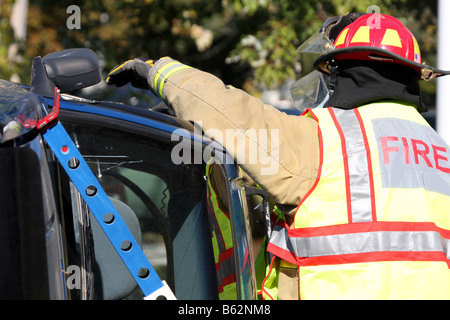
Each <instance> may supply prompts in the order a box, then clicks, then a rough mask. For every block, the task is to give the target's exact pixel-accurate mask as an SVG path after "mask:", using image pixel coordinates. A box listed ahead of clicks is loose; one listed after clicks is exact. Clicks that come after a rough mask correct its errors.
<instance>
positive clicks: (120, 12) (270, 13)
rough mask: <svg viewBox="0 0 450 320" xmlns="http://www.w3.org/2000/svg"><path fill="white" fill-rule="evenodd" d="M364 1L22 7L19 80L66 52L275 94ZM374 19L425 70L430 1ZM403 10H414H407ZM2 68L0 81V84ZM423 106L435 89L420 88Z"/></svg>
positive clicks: (432, 40) (431, 28)
mask: <svg viewBox="0 0 450 320" xmlns="http://www.w3.org/2000/svg"><path fill="white" fill-rule="evenodd" d="M12 3H13V1H12V0H4V1H2V4H1V9H2V12H1V17H0V31H1V37H2V40H3V41H2V42H1V43H0V62H1V61H2V60H1V59H3V61H4V59H5V53H4V50H5V43H10V42H11V41H12V39H11V34H10V30H9V29H8V26H7V24H6V23H5V21H7V19H8V15H9V14H10V13H9V11H8V10H10V7H11V5H12ZM71 5H76V6H78V7H79V8H80V15H81V22H80V28H79V29H77V28H74V29H69V28H68V26H67V19H68V18H69V17H70V15H71V13H68V12H67V8H68V7H69V6H71ZM370 5H372V1H357V2H350V1H347V0H323V1H316V0H314V1H313V0H302V1H292V0H136V1H132V0H108V1H106V0H98V1H87V0H80V1H73V0H70V1H69V0H62V1H55V0H35V1H33V2H32V3H30V5H29V20H28V37H27V43H26V47H25V51H24V55H25V61H24V65H21V66H20V67H21V68H20V76H21V78H22V79H29V77H30V73H31V70H30V64H31V60H32V58H33V57H34V56H37V55H40V56H44V55H45V54H47V53H50V52H52V51H56V50H60V49H63V48H70V47H88V48H91V49H92V50H94V51H95V52H97V54H98V55H99V57H100V58H101V61H102V64H103V69H104V70H105V71H108V70H111V69H112V68H114V66H116V65H118V64H119V63H120V62H122V61H124V60H127V59H130V58H132V57H136V56H143V57H146V58H154V59H157V58H159V57H162V56H171V57H173V58H175V59H179V60H181V61H183V62H184V63H186V64H189V65H192V66H194V67H198V68H200V69H202V70H205V71H208V72H211V73H214V74H216V75H217V76H219V77H220V78H221V79H223V80H224V82H226V83H228V84H231V85H234V86H235V87H240V88H243V89H245V90H247V91H248V92H250V93H254V94H256V93H258V92H259V91H261V90H264V89H270V88H276V87H278V86H280V84H282V83H284V82H285V81H286V80H288V79H295V78H298V77H300V76H301V75H303V74H305V73H306V72H307V71H309V70H310V69H311V61H307V60H304V59H303V58H300V57H299V56H298V54H297V53H296V52H295V51H296V48H297V47H298V46H299V45H300V44H301V43H302V42H303V41H304V40H306V39H307V38H308V37H309V36H310V35H311V34H312V33H313V32H315V31H316V30H318V28H319V27H320V25H321V24H322V22H323V21H324V20H325V19H326V18H328V17H330V16H333V15H340V14H345V13H347V12H350V11H359V12H361V11H362V12H366V10H367V8H368V7H369V6H370ZM377 6H378V7H379V8H380V11H381V13H387V14H392V15H395V16H396V17H399V18H400V20H402V21H403V22H404V23H405V24H406V25H407V26H408V27H409V28H410V29H411V31H412V32H413V33H414V34H415V35H416V37H417V38H418V41H419V43H421V44H422V56H423V59H424V60H425V61H427V62H428V63H429V64H433V62H435V60H436V59H435V55H436V1H435V0H434V1H428V2H424V1H419V0H380V1H377ZM410 8H414V9H413V10H411V9H410ZM7 66H8V64H6V63H2V64H1V66H0V76H1V77H2V78H8V77H9V75H10V73H11V72H10V71H11V70H8V67H7ZM424 90H425V93H426V97H427V100H432V99H433V94H434V90H435V84H434V83H433V82H430V83H426V84H424Z"/></svg>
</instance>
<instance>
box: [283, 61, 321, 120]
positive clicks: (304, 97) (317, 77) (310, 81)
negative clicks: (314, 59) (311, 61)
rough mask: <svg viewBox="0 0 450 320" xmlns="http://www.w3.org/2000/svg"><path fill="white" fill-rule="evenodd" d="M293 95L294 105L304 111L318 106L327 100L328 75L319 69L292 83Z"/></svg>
mask: <svg viewBox="0 0 450 320" xmlns="http://www.w3.org/2000/svg"><path fill="white" fill-rule="evenodd" d="M290 89H291V97H292V100H293V102H294V107H295V108H296V109H297V110H300V111H302V112H303V111H304V110H306V109H308V108H317V107H319V106H320V105H321V104H323V102H325V101H326V100H327V98H328V96H329V94H328V76H327V75H326V74H324V73H322V72H319V71H316V70H314V71H312V72H310V73H308V74H307V75H306V76H304V77H302V78H300V79H299V80H297V81H296V82H294V83H293V84H292V85H291V88H290Z"/></svg>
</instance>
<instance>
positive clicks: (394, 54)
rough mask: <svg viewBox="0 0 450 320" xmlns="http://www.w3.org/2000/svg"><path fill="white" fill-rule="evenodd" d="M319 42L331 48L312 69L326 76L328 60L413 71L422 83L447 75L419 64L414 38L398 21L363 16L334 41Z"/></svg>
mask: <svg viewBox="0 0 450 320" xmlns="http://www.w3.org/2000/svg"><path fill="white" fill-rule="evenodd" d="M337 24H338V23H337ZM337 24H336V25H337ZM329 29H331V27H330V28H328V30H329ZM322 39H328V41H330V42H331V45H330V44H328V48H331V50H329V51H328V52H326V53H325V54H323V55H321V56H320V57H319V58H318V59H317V60H316V61H315V62H314V67H315V68H316V69H317V70H319V71H322V72H325V73H329V70H328V69H329V63H330V61H331V59H334V60H336V61H340V60H367V61H383V62H388V63H395V64H401V65H405V66H407V67H410V68H413V69H414V70H416V71H417V72H418V73H419V74H420V75H421V76H422V78H423V79H432V78H434V77H436V76H440V75H445V74H449V73H450V72H448V71H443V70H438V69H436V68H433V67H430V66H427V65H425V64H422V61H421V56H420V49H419V45H418V44H417V41H416V39H415V38H414V35H413V34H412V33H411V32H410V31H409V30H408V29H407V28H406V27H405V26H404V25H403V24H402V23H401V22H400V21H399V20H398V19H396V18H394V17H392V16H389V15H385V14H378V13H373V14H363V15H361V16H360V17H359V18H357V19H356V20H355V21H353V22H352V23H350V24H348V25H347V26H345V27H343V29H342V30H341V31H340V33H339V34H338V36H337V37H335V39H331V40H330V38H329V37H328V35H322ZM325 47H327V46H325Z"/></svg>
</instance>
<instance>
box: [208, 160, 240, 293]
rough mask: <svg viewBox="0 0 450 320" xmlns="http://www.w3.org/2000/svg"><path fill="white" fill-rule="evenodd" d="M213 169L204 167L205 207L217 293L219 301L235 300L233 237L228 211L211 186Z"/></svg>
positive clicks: (210, 165)
mask: <svg viewBox="0 0 450 320" xmlns="http://www.w3.org/2000/svg"><path fill="white" fill-rule="evenodd" d="M214 170H220V168H215V167H214V164H213V163H212V162H211V161H210V162H208V163H207V165H206V177H207V191H206V195H207V206H208V215H209V221H210V225H211V229H212V244H213V251H214V260H215V264H216V274H217V281H218V292H219V299H220V300H235V299H237V291H236V267H235V262H234V248H233V235H232V230H231V223H230V216H229V213H228V210H226V209H225V208H223V206H224V205H223V204H221V201H220V199H219V196H218V194H217V191H216V189H215V186H214V185H213V180H214V179H213V178H212V177H213V171H214Z"/></svg>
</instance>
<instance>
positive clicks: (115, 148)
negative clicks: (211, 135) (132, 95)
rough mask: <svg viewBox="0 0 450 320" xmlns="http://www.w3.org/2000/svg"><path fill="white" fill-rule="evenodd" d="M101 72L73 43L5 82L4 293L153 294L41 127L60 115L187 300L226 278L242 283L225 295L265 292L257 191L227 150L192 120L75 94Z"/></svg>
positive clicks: (0, 226)
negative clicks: (258, 275)
mask: <svg viewBox="0 0 450 320" xmlns="http://www.w3.org/2000/svg"><path fill="white" fill-rule="evenodd" d="M100 77H101V74H100V71H99V64H98V60H97V58H96V56H95V54H94V53H93V52H92V51H90V50H87V49H69V50H64V51H61V52H57V53H54V54H51V55H48V56H46V57H44V58H40V57H37V58H36V59H35V61H34V63H33V79H32V82H31V85H30V86H20V85H17V84H14V83H11V82H7V81H0V125H1V129H2V131H1V134H2V136H1V138H2V139H1V146H0V176H1V180H0V197H1V198H0V200H1V210H0V244H1V245H2V250H1V251H0V299H142V298H143V296H144V294H143V292H142V290H141V288H139V286H138V285H137V282H136V281H135V280H134V278H133V277H132V276H131V274H130V272H129V271H128V269H127V265H126V263H124V261H122V259H121V258H120V256H119V254H118V253H117V249H115V247H114V246H113V245H112V244H111V242H110V240H109V237H108V235H107V233H105V232H104V231H103V229H102V228H101V226H100V224H101V223H102V222H101V221H100V222H99V221H97V219H95V218H94V216H93V214H92V211H91V210H90V208H89V207H88V205H87V204H86V202H85V201H84V199H83V197H82V196H81V194H80V192H79V190H78V189H77V186H76V183H74V181H73V179H71V178H70V176H69V174H68V173H67V170H65V169H64V166H63V165H61V163H60V162H59V161H58V158H57V157H56V156H55V152H54V150H52V149H51V148H50V147H49V145H48V143H47V141H46V138H45V137H44V133H45V130H46V126H49V127H51V125H52V123H53V122H55V121H58V120H59V122H60V123H61V124H62V125H63V127H64V128H65V130H66V132H67V134H68V135H69V136H70V138H71V141H72V142H73V144H74V145H75V146H76V148H77V149H78V151H79V152H80V153H81V155H82V157H83V160H84V161H85V162H86V163H87V164H88V166H89V168H90V169H91V172H92V173H93V175H94V176H95V178H96V179H97V180H98V182H99V183H100V184H101V188H102V189H103V190H104V191H105V192H106V194H107V196H108V199H109V201H111V203H112V204H113V205H114V207H115V209H116V210H117V212H118V213H119V214H120V216H121V218H122V219H123V221H124V222H125V224H126V226H127V228H128V230H129V232H131V233H132V235H133V237H134V239H135V240H136V241H137V242H138V243H139V245H140V248H141V249H142V251H143V252H144V254H145V256H146V257H147V258H148V261H149V262H150V263H151V265H152V266H153V268H154V270H155V271H156V272H157V274H158V275H159V278H161V279H163V280H165V281H166V282H167V284H168V285H169V287H170V288H171V290H172V291H173V293H174V294H175V296H176V297H177V298H178V299H202V300H203V299H219V298H221V297H222V294H223V291H224V287H225V286H227V285H231V286H232V288H234V289H232V290H231V291H230V290H228V296H227V297H226V298H227V299H228V298H232V299H256V298H257V294H256V282H255V267H254V254H253V248H252V246H253V239H252V231H251V225H250V224H251V220H252V221H254V217H253V216H251V215H253V213H250V212H252V211H253V209H252V208H253V203H252V207H251V208H250V209H249V202H250V200H249V198H248V196H247V193H246V191H251V192H252V193H253V192H254V191H255V190H257V189H255V188H252V187H249V186H246V183H245V181H246V180H245V179H244V178H243V173H242V171H241V169H240V168H239V167H238V166H237V165H236V164H235V163H234V162H233V161H232V159H231V158H230V156H229V155H228V154H227V153H226V151H223V152H216V153H210V154H207V156H208V157H209V159H208V157H206V156H205V154H206V153H205V150H210V149H211V145H214V144H213V142H212V141H209V140H207V139H205V138H204V137H203V136H202V135H201V134H198V133H196V132H195V131H194V129H193V126H192V124H191V123H189V122H185V121H181V120H180V119H177V118H175V117H172V116H169V115H166V114H163V113H160V112H155V111H151V110H149V109H144V108H141V107H136V106H130V105H125V104H121V103H114V102H101V101H94V100H90V99H84V98H80V97H77V96H74V95H73V94H72V93H73V92H75V91H76V90H79V89H81V88H84V87H88V86H91V85H93V84H95V83H97V82H99V81H100V79H101V78H100ZM55 87H58V88H59V89H60V90H61V97H60V102H59V114H58V120H49V123H46V122H45V123H42V121H41V120H42V119H43V118H45V117H46V116H49V115H50V114H51V112H52V110H54V109H55V107H54V105H53V104H54V101H55V100H54V96H53V94H54V92H53V90H54V88H55ZM38 124H41V126H42V127H43V128H41V129H38V127H39V125H38ZM53 138H55V137H53ZM56 139H57V138H56ZM208 148H209V149H208ZM217 150H220V146H218V148H217ZM180 152H181V153H180ZM189 153H190V154H189ZM199 155H200V156H199ZM196 157H197V158H196ZM183 159H184V161H181V160H183ZM186 159H191V160H195V159H197V160H198V159H200V161H185V160H186ZM212 159H215V160H216V161H214V162H213V163H211V162H210V161H211V160H212ZM211 166H214V172H215V174H214V175H212V174H210V172H211V171H210V169H211ZM210 186H214V190H216V191H217V192H218V193H219V192H220V194H219V196H220V201H221V206H220V209H221V214H222V213H223V214H224V216H226V217H228V220H227V223H228V224H229V225H228V226H227V228H228V229H229V230H231V231H232V232H231V233H230V236H231V241H232V242H231V243H232V246H231V248H228V251H227V253H228V255H229V256H228V257H229V258H231V260H229V261H232V263H231V264H230V263H229V264H228V267H229V269H227V270H224V268H221V266H220V263H221V261H219V260H220V259H219V260H218V256H219V255H220V252H219V251H218V249H217V241H216V242H214V239H215V238H216V237H218V236H219V235H218V233H220V230H218V229H217V214H216V213H215V212H214V206H212V205H211V204H210V202H209V201H210V199H208V197H209V193H208V187H210ZM219 190H220V191H219ZM216 191H214V192H216ZM257 193H259V194H261V195H263V196H264V193H263V192H262V191H261V192H258V190H257ZM263 205H264V208H266V207H267V204H266V202H264V203H263ZM221 223H223V221H222V222H221ZM222 227H223V225H222V226H220V227H219V229H220V228H222ZM230 266H231V267H230ZM228 288H229V287H228ZM230 292H231V295H230Z"/></svg>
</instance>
